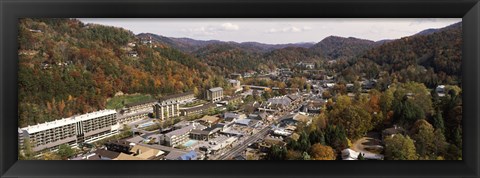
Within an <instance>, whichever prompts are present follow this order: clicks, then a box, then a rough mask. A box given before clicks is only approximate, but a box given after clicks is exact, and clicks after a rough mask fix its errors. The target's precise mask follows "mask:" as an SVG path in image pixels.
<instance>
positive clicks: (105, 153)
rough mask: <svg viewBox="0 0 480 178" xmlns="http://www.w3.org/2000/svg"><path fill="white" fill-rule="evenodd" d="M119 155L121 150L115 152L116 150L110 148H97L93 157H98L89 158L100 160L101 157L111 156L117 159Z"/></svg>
mask: <svg viewBox="0 0 480 178" xmlns="http://www.w3.org/2000/svg"><path fill="white" fill-rule="evenodd" d="M118 155H120V153H119V152H114V151H110V150H103V149H101V150H97V151H95V155H94V156H92V157H96V158H92V157H90V158H88V160H98V159H100V158H101V157H106V158H110V159H115V158H117V157H118Z"/></svg>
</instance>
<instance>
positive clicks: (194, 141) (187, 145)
mask: <svg viewBox="0 0 480 178" xmlns="http://www.w3.org/2000/svg"><path fill="white" fill-rule="evenodd" d="M195 143H197V141H196V140H188V141H187V142H185V143H184V144H183V146H185V147H191V146H192V145H193V144H195Z"/></svg>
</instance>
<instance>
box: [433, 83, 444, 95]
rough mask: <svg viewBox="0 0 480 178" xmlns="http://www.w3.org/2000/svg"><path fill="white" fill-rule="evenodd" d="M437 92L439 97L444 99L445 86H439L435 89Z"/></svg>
mask: <svg viewBox="0 0 480 178" xmlns="http://www.w3.org/2000/svg"><path fill="white" fill-rule="evenodd" d="M435 91H436V92H437V94H438V96H440V97H444V96H445V85H438V86H437V88H435Z"/></svg>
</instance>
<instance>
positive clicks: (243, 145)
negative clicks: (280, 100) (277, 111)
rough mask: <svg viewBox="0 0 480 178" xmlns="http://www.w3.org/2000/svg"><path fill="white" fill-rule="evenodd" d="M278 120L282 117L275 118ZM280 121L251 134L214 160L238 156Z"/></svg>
mask: <svg viewBox="0 0 480 178" xmlns="http://www.w3.org/2000/svg"><path fill="white" fill-rule="evenodd" d="M282 114H285V115H286V114H289V113H282ZM278 118H282V117H277V119H278ZM281 121H282V119H279V120H276V122H274V123H273V124H270V125H268V126H267V127H265V128H263V129H262V130H260V131H258V132H257V133H255V134H253V135H252V136H250V137H248V138H246V139H245V140H244V141H243V142H241V143H239V144H238V145H236V146H234V147H233V148H231V149H230V150H228V151H227V152H226V153H224V154H223V155H220V156H219V157H218V158H217V159H216V160H225V159H229V158H232V157H234V156H236V155H238V154H240V153H241V152H242V151H244V150H245V149H247V147H248V146H249V145H250V144H252V143H254V142H256V141H257V140H258V139H263V138H265V136H266V135H267V134H268V131H269V130H270V129H271V128H272V126H274V125H275V123H279V122H281Z"/></svg>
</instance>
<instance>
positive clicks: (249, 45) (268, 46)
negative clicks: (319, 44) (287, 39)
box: [239, 42, 315, 51]
mask: <svg viewBox="0 0 480 178" xmlns="http://www.w3.org/2000/svg"><path fill="white" fill-rule="evenodd" d="M314 44H315V43H288V44H264V43H258V42H243V43H240V44H239V45H240V46H242V47H245V48H257V49H259V50H261V51H272V50H275V49H282V48H288V47H300V48H310V47H312V46H313V45H314Z"/></svg>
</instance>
